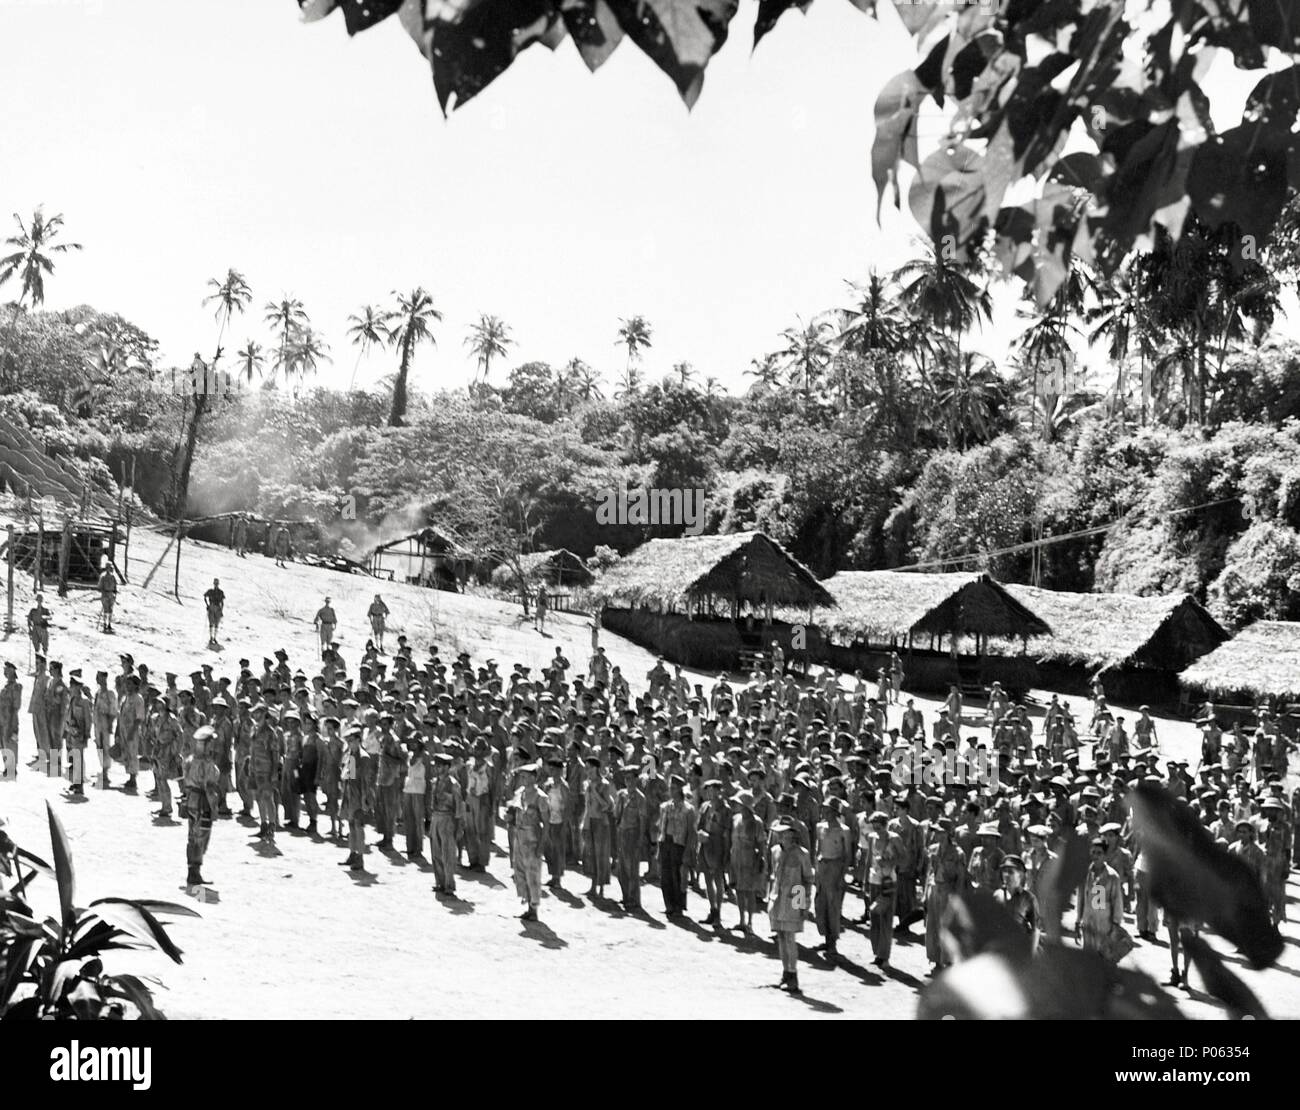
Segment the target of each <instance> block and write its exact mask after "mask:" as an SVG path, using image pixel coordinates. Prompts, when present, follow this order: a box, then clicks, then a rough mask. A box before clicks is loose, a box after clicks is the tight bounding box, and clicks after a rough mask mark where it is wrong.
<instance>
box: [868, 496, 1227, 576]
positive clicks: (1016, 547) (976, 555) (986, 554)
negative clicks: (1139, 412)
mask: <svg viewBox="0 0 1300 1110" xmlns="http://www.w3.org/2000/svg"><path fill="white" fill-rule="evenodd" d="M1240 500H1241V498H1240V497H1221V498H1219V500H1217V501H1206V502H1204V503H1202V504H1200V505H1189V506H1187V507H1186V508H1184V509H1174V510H1172V511H1171V512H1169V513H1167V514H1166V516H1178V515H1180V514H1182V513H1194V512H1196V511H1198V510H1200V509H1210V508H1213V507H1214V506H1215V505H1227V504H1228V503H1229V502H1232V501H1240ZM1131 515H1132V512H1130V513H1127V514H1125V515H1124V516H1122V517H1120V518H1119V519H1118V520H1112V521H1111V522H1110V523H1109V524H1099V525H1097V526H1095V527H1093V528H1080V529H1078V530H1077V531H1074V532H1066V533H1064V534H1062V535H1060V536H1045V537H1042V538H1040V539H1035V540H1030V541H1029V542H1028V543H1017V544H1012V545H1011V546H1010V547H1000V548H996V549H995V550H993V551H972V552H969V553H968V554H964V555H949V556H946V557H944V558H942V559H928V560H926V561H924V562H920V563H908V564H907V565H906V566H901V567H894V568H892V569H894V570H928V569H930V568H931V567H945V566H950V565H951V564H953V563H967V562H970V561H971V560H972V559H992V558H995V557H996V556H998V555H1014V554H1016V553H1017V552H1021V551H1033V550H1035V549H1037V548H1041V547H1046V546H1047V545H1048V544H1053V543H1064V542H1065V541H1066V540H1077V539H1080V538H1082V537H1084V536H1097V535H1100V534H1101V533H1103V532H1109V531H1110V530H1111V529H1113V528H1118V527H1119V526H1120V525H1121V524H1124V523H1125V522H1126V521H1127V520H1128V518H1129V517H1130V516H1131Z"/></svg>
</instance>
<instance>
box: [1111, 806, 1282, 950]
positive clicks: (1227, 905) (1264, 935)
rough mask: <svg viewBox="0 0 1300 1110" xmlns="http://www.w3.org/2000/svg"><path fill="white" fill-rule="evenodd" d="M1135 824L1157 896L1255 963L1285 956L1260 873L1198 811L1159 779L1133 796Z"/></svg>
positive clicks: (1184, 918)
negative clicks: (1213, 832)
mask: <svg viewBox="0 0 1300 1110" xmlns="http://www.w3.org/2000/svg"><path fill="white" fill-rule="evenodd" d="M1130 803H1131V805H1132V809H1133V825H1134V830H1135V832H1136V834H1137V836H1138V838H1139V841H1140V843H1141V845H1142V847H1143V849H1144V851H1145V852H1146V854H1147V860H1148V862H1149V865H1150V873H1149V879H1150V889H1151V896H1152V897H1153V898H1154V899H1155V900H1156V902H1157V904H1158V905H1160V906H1162V907H1163V908H1164V909H1166V910H1168V911H1169V912H1170V913H1172V914H1173V915H1174V916H1175V917H1176V918H1178V919H1179V920H1181V921H1186V922H1203V923H1204V924H1206V925H1209V926H1210V927H1211V928H1212V929H1213V930H1214V931H1215V932H1216V933H1218V934H1219V935H1220V936H1222V937H1223V938H1224V939H1225V940H1228V941H1230V942H1231V943H1233V944H1235V945H1236V946H1237V947H1238V948H1240V949H1241V951H1242V953H1243V954H1244V955H1245V956H1246V959H1247V960H1249V961H1250V963H1251V966H1252V967H1255V968H1262V967H1268V966H1269V965H1270V964H1272V963H1273V962H1274V961H1275V960H1276V959H1277V958H1278V957H1279V956H1280V955H1281V954H1282V948H1283V940H1282V934H1281V933H1279V932H1278V930H1277V927H1276V926H1275V925H1273V923H1272V921H1271V920H1270V919H1269V914H1268V904H1267V902H1266V901H1265V899H1264V889H1263V887H1262V886H1261V885H1260V881H1259V877H1258V876H1257V875H1256V874H1255V872H1254V871H1252V870H1251V868H1250V866H1249V865H1248V864H1247V863H1246V862H1245V861H1244V860H1242V859H1241V858H1240V857H1238V856H1235V855H1233V854H1232V853H1230V852H1229V851H1228V850H1227V849H1226V848H1225V847H1223V845H1221V844H1217V843H1215V841H1214V838H1213V837H1211V836H1210V832H1209V830H1208V829H1207V828H1206V827H1205V826H1204V825H1202V824H1201V823H1200V821H1199V820H1197V818H1196V815H1195V814H1194V813H1193V812H1192V810H1191V809H1190V808H1189V807H1188V806H1185V805H1181V804H1180V803H1178V802H1177V801H1176V800H1175V799H1174V798H1173V797H1172V796H1171V795H1170V794H1169V792H1168V791H1166V790H1165V789H1164V788H1163V787H1160V786H1158V785H1156V784H1155V783H1140V784H1139V785H1138V786H1137V787H1136V788H1135V789H1134V790H1133V792H1132V794H1131V795H1130Z"/></svg>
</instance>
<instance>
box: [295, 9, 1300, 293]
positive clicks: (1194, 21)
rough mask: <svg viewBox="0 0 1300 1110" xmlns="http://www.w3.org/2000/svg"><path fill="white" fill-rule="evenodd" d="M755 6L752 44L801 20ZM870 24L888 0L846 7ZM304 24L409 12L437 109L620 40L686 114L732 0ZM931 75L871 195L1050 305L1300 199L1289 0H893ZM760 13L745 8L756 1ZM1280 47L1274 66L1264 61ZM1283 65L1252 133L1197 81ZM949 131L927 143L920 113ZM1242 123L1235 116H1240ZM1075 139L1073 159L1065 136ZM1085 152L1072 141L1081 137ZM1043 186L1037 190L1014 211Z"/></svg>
mask: <svg viewBox="0 0 1300 1110" xmlns="http://www.w3.org/2000/svg"><path fill="white" fill-rule="evenodd" d="M811 3H812V0H760V3H759V4H758V8H757V17H756V19H755V22H754V25H753V28H752V34H753V40H754V44H755V46H757V45H758V43H759V42H760V40H761V39H762V38H763V36H764V35H766V34H767V33H768V32H769V31H771V30H772V29H773V28H774V27H775V26H776V25H777V22H778V20H779V19H780V17H781V16H782V15H783V14H784V13H785V12H786V11H788V10H789V9H791V8H795V7H797V8H799V9H801V10H805V11H806V10H807V9H808V7H809V6H810V5H811ZM850 3H852V4H853V5H854V7H856V8H858V9H860V10H861V11H863V12H866V13H868V14H870V15H875V14H876V10H877V7H878V6H879V5H878V2H877V0H850ZM299 6H300V7H301V9H302V11H303V14H304V16H305V18H306V19H307V20H309V21H310V20H316V19H320V18H323V17H324V16H327V15H329V14H330V13H331V12H332V11H333V10H334V9H335V8H342V9H343V13H344V19H345V22H346V26H347V30H348V33H349V34H357V33H358V32H360V31H364V30H366V29H368V28H370V27H372V26H374V25H375V24H377V23H379V22H381V21H383V20H385V19H388V18H389V17H390V16H394V15H396V16H398V18H399V20H400V22H401V23H402V25H403V26H404V27H405V28H406V30H407V32H408V33H409V34H410V35H411V37H412V38H413V39H414V40H415V42H416V43H417V45H418V46H419V48H420V50H421V52H422V53H423V54H424V55H425V57H426V58H427V59H428V61H429V64H430V65H431V67H432V70H433V83H434V88H435V90H436V93H437V97H438V101H439V103H440V104H441V105H442V108H443V110H444V111H448V110H450V109H451V108H454V107H458V106H459V105H461V104H463V103H465V102H466V101H467V100H469V99H471V98H472V97H474V96H475V95H477V94H478V93H479V92H481V91H482V90H483V89H484V88H486V87H487V86H488V85H489V84H490V83H491V82H492V81H494V80H495V79H496V78H497V77H498V76H500V74H502V73H503V72H504V71H505V70H506V69H508V68H509V67H510V65H511V64H512V63H513V61H514V59H515V58H516V57H517V56H518V55H519V53H520V52H521V51H523V50H525V49H527V48H528V47H530V46H532V45H534V44H536V43H539V42H540V43H544V44H545V45H547V46H548V47H551V48H552V49H554V48H555V47H556V46H557V45H558V44H559V43H560V42H561V41H562V40H563V39H564V38H565V36H566V35H571V36H572V37H573V40H574V44H575V45H576V46H577V48H578V52H579V53H580V54H581V56H582V58H583V61H584V62H585V63H586V64H587V66H588V67H589V68H590V69H592V70H595V69H597V68H598V67H599V66H601V65H602V64H603V63H604V62H605V61H606V60H607V59H608V58H609V56H610V55H611V54H612V53H613V51H614V50H615V49H616V48H617V47H618V46H619V44H620V43H621V42H622V40H623V39H624V38H625V37H626V38H628V39H630V40H631V41H632V43H633V44H634V45H635V46H636V47H637V48H638V49H640V50H641V51H643V52H644V53H645V54H646V55H647V56H648V57H649V58H650V59H651V60H652V61H653V62H654V63H655V64H656V65H657V66H658V67H659V68H660V69H661V70H663V72H664V73H665V74H666V75H667V76H668V77H669V78H670V79H671V80H672V81H673V83H674V84H675V85H676V87H677V89H678V91H679V92H680V94H681V96H682V98H683V99H684V100H685V101H686V103H687V104H688V105H693V104H694V103H695V101H696V99H697V98H698V97H699V95H700V92H701V89H702V87H703V82H704V71H705V68H706V66H707V65H708V62H709V60H710V59H711V58H712V56H713V55H714V54H715V53H716V52H717V50H718V49H719V48H720V47H721V46H722V44H723V43H724V42H725V41H726V39H727V36H728V33H729V32H730V29H731V24H732V21H733V20H734V19H735V17H736V16H737V13H738V11H739V10H740V5H739V4H738V2H737V0H526V2H520V0H477V2H475V0H463V2H460V3H445V2H442V0H405V2H403V0H373V2H371V3H367V4H357V3H342V2H341V0H299ZM890 6H892V7H893V8H894V10H895V11H896V13H897V15H898V18H899V19H900V20H901V21H902V23H903V25H904V26H905V27H906V29H907V31H908V33H909V34H911V35H912V36H913V37H914V38H915V40H916V44H917V54H918V57H919V58H920V63H919V64H918V65H916V66H915V67H913V68H910V69H907V70H905V71H904V72H902V73H900V74H898V75H897V76H896V77H894V78H893V79H891V80H890V81H889V82H888V83H887V84H886V85H885V87H884V88H883V89H882V91H881V93H880V95H879V97H878V98H877V101H876V106H875V122H876V133H875V140H874V143H873V145H872V151H871V165H872V171H871V172H872V179H873V181H874V183H875V188H876V193H877V202H878V204H883V203H884V201H885V199H886V198H887V197H889V198H891V199H892V201H893V203H894V204H895V205H901V202H902V196H901V188H900V182H899V169H900V167H901V166H902V165H903V164H908V165H910V166H912V167H913V168H914V169H915V170H916V176H915V180H914V181H913V183H912V185H911V187H910V189H909V192H908V198H907V200H908V205H909V207H910V208H911V211H912V212H913V214H914V215H915V216H916V218H917V220H918V221H919V222H920V224H921V226H922V227H924V228H925V229H926V231H927V233H928V234H929V235H930V237H931V238H932V239H933V241H934V242H935V243H936V244H947V245H950V246H951V247H953V248H955V249H958V250H960V251H962V252H965V253H968V254H969V253H971V252H973V251H975V250H977V249H979V248H981V247H982V246H983V245H984V244H985V243H986V242H987V241H989V240H992V242H993V244H994V246H995V250H996V254H997V257H998V260H999V262H1000V263H1001V266H1002V268H1003V270H1004V271H1006V272H1010V273H1015V274H1016V275H1017V276H1019V277H1021V278H1023V279H1024V280H1025V281H1026V282H1027V283H1028V284H1029V285H1030V286H1031V288H1032V289H1033V291H1034V294H1035V296H1036V298H1037V300H1038V302H1039V304H1040V305H1046V303H1047V302H1048V301H1049V300H1050V298H1051V297H1052V295H1053V294H1054V293H1055V292H1056V289H1057V287H1058V286H1059V285H1060V284H1061V282H1062V281H1063V280H1064V279H1065V275H1066V272H1067V270H1068V268H1069V265H1070V263H1071V261H1072V260H1074V259H1078V260H1080V261H1083V262H1085V263H1089V264H1095V265H1096V266H1097V267H1098V269H1099V270H1100V272H1101V273H1102V274H1103V275H1107V274H1109V273H1111V272H1113V270H1114V269H1115V267H1117V266H1118V265H1119V264H1120V262H1121V261H1122V259H1123V257H1124V256H1125V255H1126V254H1127V253H1128V252H1129V251H1130V250H1131V249H1132V248H1133V247H1134V245H1135V244H1139V242H1140V241H1145V240H1146V239H1147V238H1148V237H1149V236H1151V235H1152V234H1153V233H1154V230H1155V226H1156V225H1157V224H1159V225H1161V226H1163V227H1164V228H1165V229H1166V230H1167V231H1168V232H1169V233H1170V234H1171V235H1172V236H1174V237H1175V238H1177V237H1178V235H1179V234H1180V233H1181V230H1182V224H1183V221H1184V220H1185V219H1186V217H1187V215H1188V214H1189V212H1195V213H1196V215H1197V216H1199V217H1200V218H1201V219H1202V220H1204V221H1205V222H1206V223H1207V224H1208V225H1209V226H1210V227H1211V228H1214V229H1217V228H1219V227H1221V226H1223V225H1225V224H1232V225H1234V227H1235V228H1236V229H1237V231H1238V233H1239V244H1238V250H1239V256H1240V257H1241V258H1243V259H1244V258H1249V257H1251V254H1252V252H1253V251H1257V250H1258V249H1259V248H1261V247H1262V246H1263V244H1264V242H1265V240H1266V239H1267V238H1268V236H1269V233H1270V232H1271V230H1272V229H1273V226H1274V224H1275V222H1276V221H1277V219H1278V216H1279V214H1280V213H1281V212H1282V210H1283V206H1284V204H1285V202H1286V199H1287V193H1288V189H1289V188H1291V189H1294V188H1296V187H1300V135H1296V134H1293V133H1292V124H1293V123H1294V121H1295V119H1296V115H1297V110H1298V109H1300V80H1297V76H1298V75H1300V70H1298V69H1297V67H1296V65H1295V63H1296V61H1297V54H1298V53H1300V8H1297V7H1296V5H1294V4H1287V3H1280V2H1276V0H1258V2H1256V0H1248V2H1244V3H1237V4H1224V3H1220V2H1218V0H1169V2H1165V3H1161V4H1156V3H1154V2H1153V0H1147V2H1146V3H1133V2H1130V0H1096V2H1093V3H1023V2H1022V0H978V2H975V0H970V2H967V3H953V2H951V0H890ZM746 10H748V9H746ZM1273 51H1276V52H1278V54H1277V55H1276V56H1275V57H1274V58H1270V56H1269V55H1270V52H1273ZM1220 53H1223V54H1225V55H1226V56H1228V57H1230V58H1231V59H1232V61H1233V63H1234V64H1235V65H1236V67H1237V68H1238V69H1248V70H1249V69H1263V68H1264V66H1265V64H1266V62H1270V61H1277V60H1280V61H1284V62H1288V63H1290V64H1289V65H1287V66H1285V67H1277V66H1274V67H1271V68H1274V72H1272V73H1270V74H1269V75H1268V76H1266V77H1264V78H1263V79H1262V80H1261V81H1260V82H1259V83H1258V84H1257V85H1256V87H1255V89H1254V91H1253V92H1252V93H1251V94H1250V96H1249V97H1248V98H1247V100H1246V103H1245V105H1244V107H1243V108H1242V109H1241V112H1240V117H1239V121H1238V122H1235V123H1233V125H1232V126H1230V127H1228V128H1227V129H1226V130H1223V131H1222V132H1220V131H1219V130H1218V129H1217V128H1216V127H1215V125H1214V122H1213V118H1212V109H1217V108H1220V107H1221V105H1219V104H1216V103H1215V101H1214V99H1213V98H1212V97H1211V95H1210V93H1209V92H1208V91H1207V89H1206V87H1205V86H1204V85H1203V84H1202V82H1203V81H1204V78H1205V75H1206V72H1207V70H1208V69H1209V67H1210V65H1211V63H1212V61H1213V60H1214V58H1215V56H1216V55H1217V54H1220ZM923 111H924V112H925V114H926V116H927V118H929V117H930V116H931V115H932V114H937V115H938V116H939V118H941V119H942V120H943V124H944V128H945V130H946V134H945V135H944V136H943V139H942V141H941V143H940V145H939V148H938V149H937V150H935V151H934V152H933V153H929V154H924V153H923V152H922V151H921V150H920V149H919V143H918V126H917V124H918V119H919V117H920V115H921V113H922V112H923ZM1236 118H1237V117H1235V116H1234V119H1236ZM1067 137H1068V138H1070V139H1071V140H1072V142H1071V144H1069V145H1070V148H1071V149H1070V153H1068V154H1067V153H1065V150H1066V148H1067V143H1066V139H1067ZM1080 143H1082V144H1083V149H1079V148H1078V147H1079V144H1080ZM1026 177H1028V178H1032V179H1033V180H1034V182H1035V183H1036V186H1037V195H1035V196H1033V197H1031V198H1029V199H1027V200H1024V201H1021V202H1019V203H1015V204H1009V203H1004V202H1005V201H1006V197H1007V193H1008V190H1009V189H1010V188H1011V186H1012V185H1013V184H1015V183H1016V182H1018V181H1020V180H1021V179H1023V178H1026Z"/></svg>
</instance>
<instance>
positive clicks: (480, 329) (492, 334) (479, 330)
mask: <svg viewBox="0 0 1300 1110" xmlns="http://www.w3.org/2000/svg"><path fill="white" fill-rule="evenodd" d="M513 343H514V340H513V339H511V338H510V329H509V328H508V327H507V326H506V323H505V321H504V320H502V319H500V318H499V317H496V316H488V315H487V314H486V313H484V314H481V315H480V316H479V318H478V322H477V323H475V324H474V325H473V326H472V327H471V328H470V329H469V335H467V336H466V337H465V346H466V347H468V348H469V349H470V351H471V353H472V354H473V355H474V359H475V361H476V362H477V363H478V368H479V373H481V374H482V375H483V383H484V384H485V385H486V384H487V380H488V371H489V370H490V369H491V367H492V360H493V359H494V358H497V357H498V356H504V355H505V353H506V348H507V347H508V346H510V345H511V344H513Z"/></svg>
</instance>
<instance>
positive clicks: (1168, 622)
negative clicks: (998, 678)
mask: <svg viewBox="0 0 1300 1110" xmlns="http://www.w3.org/2000/svg"><path fill="white" fill-rule="evenodd" d="M1007 591H1008V592H1009V593H1010V594H1011V595H1012V597H1014V598H1016V600H1018V601H1020V602H1021V603H1022V604H1023V605H1025V606H1027V607H1028V608H1030V609H1032V610H1033V611H1034V612H1035V613H1037V614H1038V615H1039V616H1041V617H1042V618H1043V619H1044V620H1045V621H1047V623H1048V624H1050V625H1051V626H1052V631H1051V634H1050V635H1048V636H1043V637H1035V638H1033V639H1031V640H1030V641H1029V643H1028V645H1026V646H1024V647H1022V648H1020V649H1013V648H1012V647H1011V646H1010V645H1006V644H994V645H993V647H992V648H991V651H992V652H993V653H994V654H998V655H1004V656H1008V657H1012V656H1019V659H1018V660H1017V661H1016V662H1013V663H1012V666H1013V669H1014V670H1016V671H1017V672H1018V671H1019V670H1020V669H1023V666H1024V663H1025V661H1026V660H1025V657H1026V656H1027V657H1028V659H1027V661H1028V663H1029V664H1030V665H1031V666H1030V674H1031V676H1032V684H1033V685H1034V686H1036V687H1040V688H1042V689H1047V690H1059V691H1061V692H1063V693H1079V694H1082V693H1086V691H1087V688H1088V684H1089V682H1090V681H1091V680H1092V678H1093V677H1094V676H1098V675H1100V676H1102V678H1103V681H1104V682H1105V685H1106V691H1107V693H1108V694H1110V696H1111V697H1114V698H1118V699H1119V700H1121V701H1137V702H1144V701H1145V702H1153V703H1155V702H1163V703H1173V702H1175V701H1177V700H1178V696H1179V687H1178V674H1179V672H1180V671H1182V670H1183V668H1185V667H1186V666H1187V665H1188V664H1189V663H1191V662H1192V661H1193V660H1195V659H1198V658H1200V657H1201V656H1203V655H1204V654H1205V653H1206V652H1209V651H1213V650H1214V649H1215V648H1216V647H1218V646H1219V645H1220V644H1222V643H1223V642H1224V641H1225V640H1227V639H1228V633H1227V632H1226V631H1225V630H1224V628H1223V627H1222V626H1221V625H1220V624H1219V622H1218V621H1216V620H1215V619H1214V618H1213V617H1212V616H1211V615H1210V614H1209V612H1207V611H1206V609H1205V607H1204V606H1202V605H1201V604H1200V603H1199V602H1198V601H1197V600H1196V599H1195V598H1193V597H1192V596H1191V595H1190V594H1185V593H1182V594H1167V595H1163V596H1156V597H1139V596H1138V595H1136V594H1115V593H1091V594H1081V593H1070V592H1067V591H1063V590H1044V589H1040V588H1038V587H1035V586H1016V585H1009V586H1007ZM1008 662H1012V661H1011V659H1010V658H1009V659H1008Z"/></svg>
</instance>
